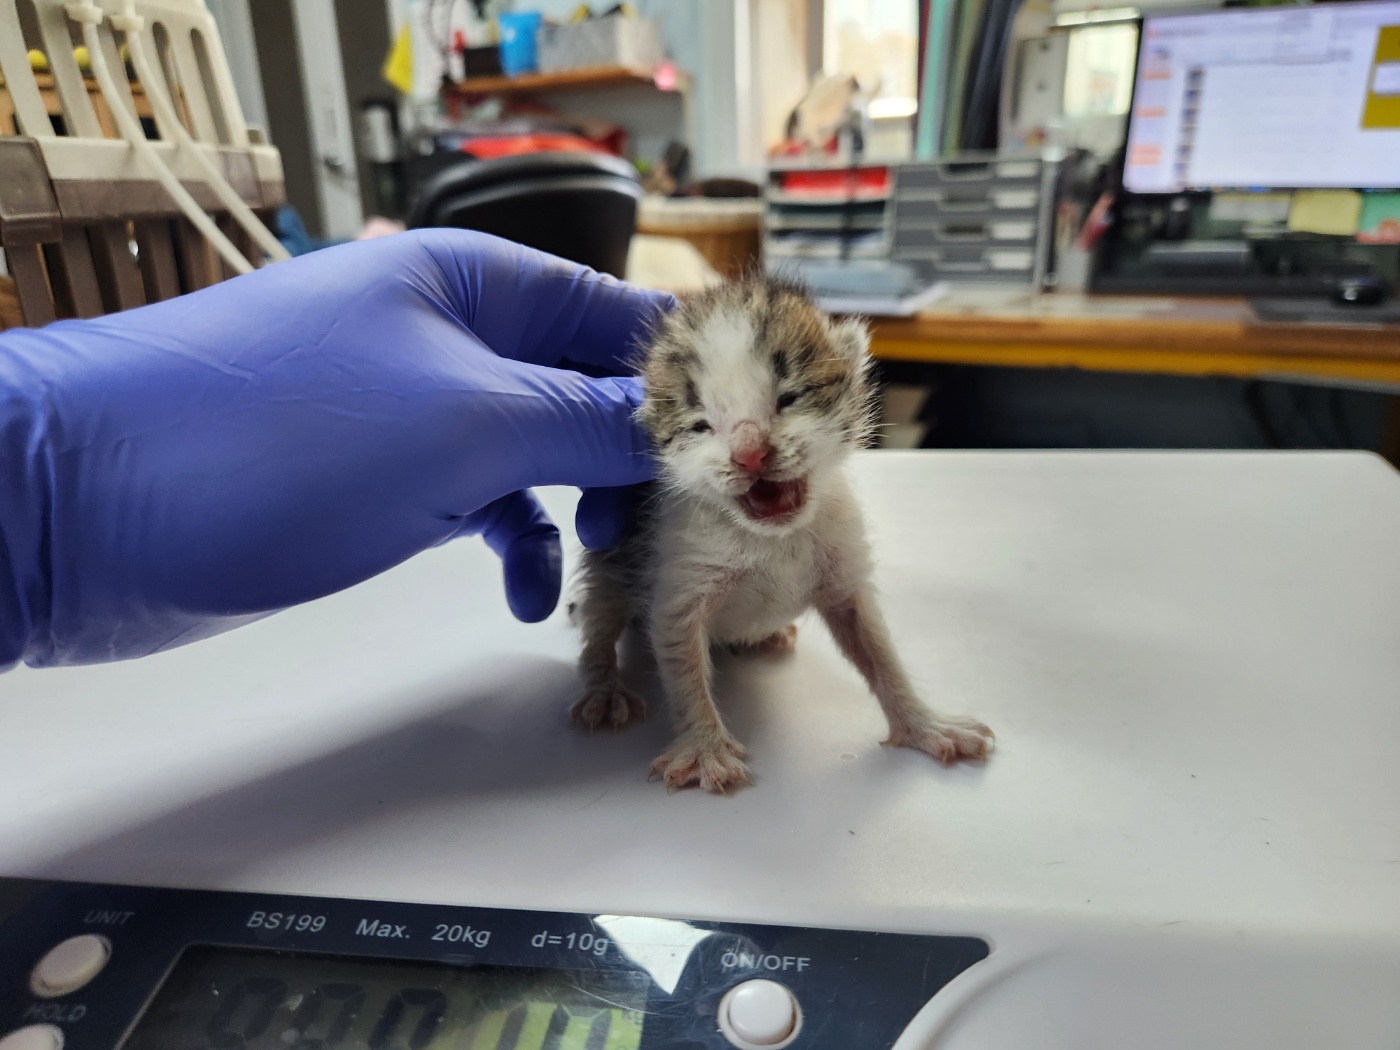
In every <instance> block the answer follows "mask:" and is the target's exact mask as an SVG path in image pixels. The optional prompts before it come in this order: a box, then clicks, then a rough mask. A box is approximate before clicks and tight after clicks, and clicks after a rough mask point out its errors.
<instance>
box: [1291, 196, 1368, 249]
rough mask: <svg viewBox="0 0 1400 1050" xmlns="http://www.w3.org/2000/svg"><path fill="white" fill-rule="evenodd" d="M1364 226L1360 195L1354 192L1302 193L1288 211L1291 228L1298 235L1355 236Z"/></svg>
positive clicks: (1295, 197) (1294, 199)
mask: <svg viewBox="0 0 1400 1050" xmlns="http://www.w3.org/2000/svg"><path fill="white" fill-rule="evenodd" d="M1360 225H1361V194H1359V193H1357V192H1356V191H1354V190H1299V191H1298V192H1297V193H1295V194H1293V206H1292V207H1291V208H1290V209H1289V211H1288V228H1289V229H1290V230H1293V231H1294V232H1296V233H1332V234H1336V235H1338V236H1340V237H1352V236H1355V234H1356V231H1357V229H1358V228H1359V227H1360Z"/></svg>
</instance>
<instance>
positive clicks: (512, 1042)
mask: <svg viewBox="0 0 1400 1050" xmlns="http://www.w3.org/2000/svg"><path fill="white" fill-rule="evenodd" d="M648 987H649V982H648V980H647V978H646V977H645V976H644V975H642V974H639V973H628V972H611V973H599V972H596V971H595V972H591V973H580V972H572V971H559V970H542V969H519V968H514V967H495V966H474V967H454V966H444V965H440V964H432V963H415V962H407V961H400V960H375V959H363V958H347V957H343V956H341V957H337V956H311V955H301V954H293V953H288V952H269V951H258V950H248V949H237V948H212V947H204V946H196V947H192V948H190V949H188V950H187V951H186V953H185V955H184V956H183V957H182V958H181V960H180V962H179V963H178V964H177V965H176V967H175V969H174V970H173V971H172V972H171V974H170V976H169V977H168V978H167V980H166V982H165V984H164V986H163V987H162V988H161V989H160V991H159V992H158V993H157V994H156V996H155V998H154V1000H153V1001H152V1003H151V1005H150V1007H149V1008H148V1010H147V1011H146V1013H145V1015H144V1016H143V1017H142V1018H141V1020H140V1022H139V1023H138V1024H137V1026H136V1028H135V1030H134V1031H133V1032H132V1034H131V1037H130V1038H129V1039H128V1041H127V1042H126V1043H125V1044H124V1047H123V1050H170V1048H171V1047H177V1046H178V1047H181V1048H184V1050H640V1048H641V1045H642V1022H643V1019H644V1016H645V1006H646V1000H647V990H648Z"/></svg>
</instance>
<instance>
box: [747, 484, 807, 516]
mask: <svg viewBox="0 0 1400 1050" xmlns="http://www.w3.org/2000/svg"><path fill="white" fill-rule="evenodd" d="M806 502H807V479H806V478H794V479H792V480H791V481H769V480H767V479H766V478H765V479H762V480H759V481H755V482H754V483H753V485H752V487H751V488H750V489H749V491H748V492H745V493H744V494H743V495H742V496H740V497H739V506H740V507H741V508H742V509H743V511H744V513H745V514H747V515H748V516H749V518H750V519H751V520H753V521H761V522H765V523H767V524H771V525H779V524H782V523H783V522H785V521H788V520H790V519H792V518H795V517H796V516H797V514H798V512H799V511H801V510H802V507H803V505H804V504H806Z"/></svg>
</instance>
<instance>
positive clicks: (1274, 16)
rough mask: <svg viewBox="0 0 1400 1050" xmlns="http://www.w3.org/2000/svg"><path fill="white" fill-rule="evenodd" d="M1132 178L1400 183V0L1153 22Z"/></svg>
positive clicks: (1171, 183)
mask: <svg viewBox="0 0 1400 1050" xmlns="http://www.w3.org/2000/svg"><path fill="white" fill-rule="evenodd" d="M1123 185H1124V187H1125V188H1126V189H1127V190H1129V191H1130V192H1132V193H1177V192H1181V191H1183V190H1205V189H1256V188H1257V189H1265V188H1271V189H1301V188H1307V187H1338V188H1358V189H1390V188H1395V187H1400V0H1382V2H1378V3H1370V2H1364V3H1363V2H1354V3H1335V4H1323V5H1318V6H1315V7H1281V8H1280V7H1274V8H1231V9H1226V10H1221V11H1211V12H1209V13H1205V14H1181V15H1156V16H1150V17H1148V18H1146V19H1144V21H1143V26H1142V36H1141V42H1140V43H1139V46H1138V68H1137V80H1136V84H1135V86H1134V93H1133V107H1132V118H1131V120H1130V121H1129V124H1128V149H1127V157H1126V159H1125V163H1124V170H1123Z"/></svg>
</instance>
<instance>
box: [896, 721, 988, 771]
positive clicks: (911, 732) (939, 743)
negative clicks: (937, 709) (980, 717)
mask: <svg viewBox="0 0 1400 1050" xmlns="http://www.w3.org/2000/svg"><path fill="white" fill-rule="evenodd" d="M995 740H996V734H995V733H993V732H992V731H991V730H990V729H988V728H987V727H986V726H985V725H983V724H982V723H981V722H979V721H977V719H975V718H968V717H967V716H966V715H933V716H931V717H930V718H928V719H927V720H921V721H920V722H919V723H917V724H914V725H908V726H900V727H899V728H897V729H892V730H891V731H890V738H889V739H888V740H886V741H885V742H884V743H885V746H886V747H912V748H914V749H915V750H916V751H923V752H924V753H925V754H929V755H932V756H933V757H934V758H936V759H938V761H940V762H942V763H944V764H945V765H947V764H949V763H952V762H956V761H958V759H961V758H974V759H985V758H986V757H987V756H988V755H989V754H991V751H992V745H993V742H994V741H995Z"/></svg>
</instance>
